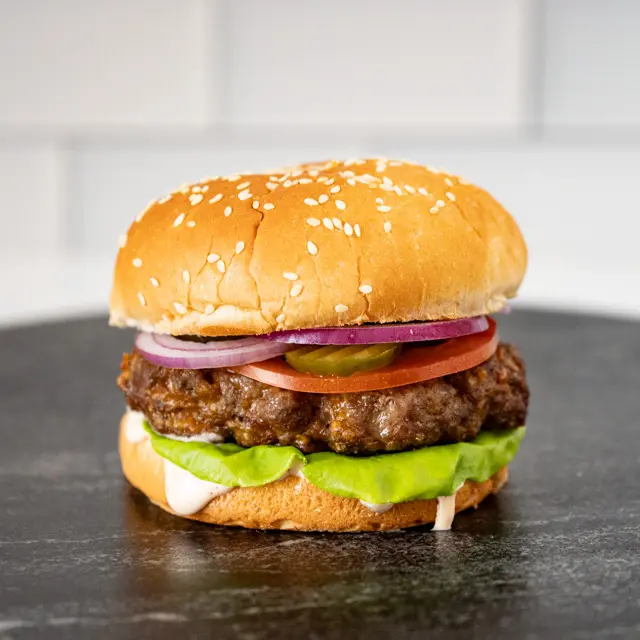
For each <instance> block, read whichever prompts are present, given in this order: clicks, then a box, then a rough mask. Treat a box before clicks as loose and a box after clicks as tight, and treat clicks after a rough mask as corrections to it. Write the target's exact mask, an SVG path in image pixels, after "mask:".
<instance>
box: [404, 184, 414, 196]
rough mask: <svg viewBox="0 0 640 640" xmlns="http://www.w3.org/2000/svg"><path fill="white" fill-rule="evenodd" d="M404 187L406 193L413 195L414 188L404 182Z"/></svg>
mask: <svg viewBox="0 0 640 640" xmlns="http://www.w3.org/2000/svg"><path fill="white" fill-rule="evenodd" d="M404 189H405V191H406V192H407V193H410V194H411V195H414V194H415V192H416V190H415V189H414V188H413V187H412V186H411V185H410V184H405V185H404Z"/></svg>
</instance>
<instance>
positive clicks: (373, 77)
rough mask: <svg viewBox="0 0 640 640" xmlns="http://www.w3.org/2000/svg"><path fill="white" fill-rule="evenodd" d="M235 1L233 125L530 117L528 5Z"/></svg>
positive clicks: (490, 0) (514, 0)
mask: <svg viewBox="0 0 640 640" xmlns="http://www.w3.org/2000/svg"><path fill="white" fill-rule="evenodd" d="M229 4H230V6H231V15H230V24H229V32H228V36H227V40H228V44H229V47H230V52H231V54H230V55H231V75H230V77H229V79H228V88H229V91H230V95H229V96H228V103H229V106H230V112H229V114H230V117H231V119H232V121H233V122H234V123H238V124H249V123H250V124H296V123H298V124H319V123H328V124H335V123H340V124H350V125H358V126H360V125H367V124H398V123H402V124H405V125H416V124H417V125H427V126H433V127H441V126H445V127H446V126H464V127H473V126H487V127H500V128H502V127H506V128H509V127H517V126H518V125H519V124H520V123H521V121H522V118H523V97H522V96H523V82H524V83H526V81H527V80H526V78H524V77H523V74H522V73H521V64H522V63H523V61H524V58H525V57H526V55H527V48H528V46H529V39H528V27H527V17H528V15H529V2H527V1H526V0H483V1H482V2H477V0H394V1H393V2H389V1H388V0H351V1H350V2H344V1H343V0H325V1H323V2H299V1H298V0H280V1H279V2H264V1H263V0H245V1H244V2H233V3H229Z"/></svg>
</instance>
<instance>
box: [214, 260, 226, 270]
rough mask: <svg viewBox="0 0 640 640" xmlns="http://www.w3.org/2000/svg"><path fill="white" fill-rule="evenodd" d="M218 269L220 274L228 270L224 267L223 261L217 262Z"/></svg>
mask: <svg viewBox="0 0 640 640" xmlns="http://www.w3.org/2000/svg"><path fill="white" fill-rule="evenodd" d="M216 267H218V271H219V272H220V273H224V272H225V271H226V270H227V268H226V267H225V266H224V262H223V261H222V260H218V262H216Z"/></svg>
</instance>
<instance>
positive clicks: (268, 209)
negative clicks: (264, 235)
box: [262, 202, 276, 211]
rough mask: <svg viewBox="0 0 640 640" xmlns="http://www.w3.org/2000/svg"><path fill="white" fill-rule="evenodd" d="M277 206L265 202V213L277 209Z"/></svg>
mask: <svg viewBox="0 0 640 640" xmlns="http://www.w3.org/2000/svg"><path fill="white" fill-rule="evenodd" d="M275 206H276V205H275V204H273V203H272V202H265V203H264V205H263V207H262V208H263V209H264V210H265V211H271V209H275Z"/></svg>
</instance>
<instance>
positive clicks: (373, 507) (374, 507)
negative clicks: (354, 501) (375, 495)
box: [360, 500, 393, 513]
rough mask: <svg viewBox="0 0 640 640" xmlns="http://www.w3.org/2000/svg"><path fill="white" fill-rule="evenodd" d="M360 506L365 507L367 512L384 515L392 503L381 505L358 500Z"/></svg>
mask: <svg viewBox="0 0 640 640" xmlns="http://www.w3.org/2000/svg"><path fill="white" fill-rule="evenodd" d="M360 504H361V505H362V506H363V507H367V509H369V511H373V513H385V511H389V509H391V507H393V502H384V503H382V504H376V503H375V502H365V501H364V500H360Z"/></svg>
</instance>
